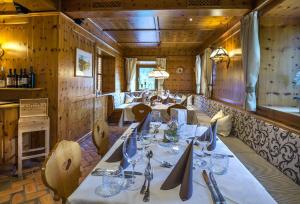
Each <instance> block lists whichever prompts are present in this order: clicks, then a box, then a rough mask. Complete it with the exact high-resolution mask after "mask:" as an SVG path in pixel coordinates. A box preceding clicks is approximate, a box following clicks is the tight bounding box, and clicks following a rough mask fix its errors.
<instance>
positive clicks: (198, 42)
mask: <svg viewBox="0 0 300 204" xmlns="http://www.w3.org/2000/svg"><path fill="white" fill-rule="evenodd" d="M118 43H119V44H155V43H163V44H201V41H197V42H177V41H176V42H171V41H170V42H164V41H162V42H158V41H157V42H118Z"/></svg>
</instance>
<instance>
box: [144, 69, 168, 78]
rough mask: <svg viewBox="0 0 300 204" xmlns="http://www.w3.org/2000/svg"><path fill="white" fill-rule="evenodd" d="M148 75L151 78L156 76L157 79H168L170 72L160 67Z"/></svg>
mask: <svg viewBox="0 0 300 204" xmlns="http://www.w3.org/2000/svg"><path fill="white" fill-rule="evenodd" d="M148 76H149V77H150V78H155V79H167V78H169V76H170V75H169V73H168V72H166V71H165V70H163V69H161V68H160V67H158V68H156V69H154V70H153V71H152V72H150V73H149V74H148Z"/></svg>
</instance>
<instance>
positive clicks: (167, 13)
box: [62, 0, 253, 48]
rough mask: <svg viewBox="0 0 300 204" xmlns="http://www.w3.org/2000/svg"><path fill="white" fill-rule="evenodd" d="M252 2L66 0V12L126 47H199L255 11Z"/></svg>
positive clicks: (64, 8)
mask: <svg viewBox="0 0 300 204" xmlns="http://www.w3.org/2000/svg"><path fill="white" fill-rule="evenodd" d="M252 7H253V2H252V1H249V0H155V1H153V0H150V1H149V0H138V1H132V0H88V1H81V0H64V1H63V2H62V9H63V11H64V12H65V13H66V14H67V15H69V16H70V17H72V18H74V19H76V18H80V19H87V18H88V19H89V20H90V21H92V22H94V23H95V25H97V26H98V28H99V29H100V30H102V31H103V32H104V33H106V34H107V35H108V36H110V37H111V38H113V39H114V40H115V41H116V42H117V43H118V44H119V45H120V46H121V47H122V48H141V47H146V48H155V47H162V48H167V47H171V48H173V47H176V48H178V47H179V48H199V47H200V46H201V44H202V43H203V42H205V41H206V40H207V39H209V38H210V37H212V36H213V35H214V34H216V32H218V31H219V30H220V29H222V30H224V28H225V29H226V28H228V27H229V25H230V24H232V22H237V21H238V20H239V19H240V17H241V16H243V15H244V14H245V13H246V12H248V11H249V10H251V8H252Z"/></svg>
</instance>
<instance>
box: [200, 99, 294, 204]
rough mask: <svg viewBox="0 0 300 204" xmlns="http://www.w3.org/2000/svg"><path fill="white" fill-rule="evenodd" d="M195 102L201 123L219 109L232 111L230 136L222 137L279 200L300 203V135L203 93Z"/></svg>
mask: <svg viewBox="0 0 300 204" xmlns="http://www.w3.org/2000/svg"><path fill="white" fill-rule="evenodd" d="M194 106H195V107H196V108H197V109H198V110H197V113H196V115H197V121H198V122H199V123H200V124H205V123H207V121H209V120H210V118H211V117H212V116H213V115H215V114H216V113H217V112H218V111H220V110H222V111H223V112H224V113H225V114H226V115H227V114H230V115H232V125H233V126H232V131H231V134H230V136H228V137H222V136H219V138H220V139H221V140H222V141H223V142H224V143H225V144H226V145H227V146H228V147H229V149H230V150H231V151H232V152H233V153H234V154H235V155H236V156H237V157H238V158H239V159H240V161H241V162H242V163H243V164H244V165H245V166H246V167H247V168H248V170H249V171H250V172H251V173H252V174H253V175H254V176H256V178H257V179H258V180H259V181H260V182H261V183H262V184H263V185H264V187H265V188H266V189H267V190H268V191H269V192H270V194H271V195H272V196H273V197H274V198H275V199H276V201H277V202H278V203H285V204H286V203H299V200H300V194H299V192H300V179H299V178H300V169H299V166H300V164H299V161H300V135H297V134H296V133H293V132H290V131H289V130H286V129H283V128H282V127H278V126H276V125H275V124H272V123H269V122H268V121H267V120H264V119H263V118H260V117H255V116H254V115H253V114H251V113H247V112H245V111H243V110H240V109H236V108H233V107H230V106H227V105H225V104H223V103H220V102H216V101H213V100H209V99H206V98H204V97H202V96H195V104H194Z"/></svg>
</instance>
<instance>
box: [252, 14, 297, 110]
mask: <svg viewBox="0 0 300 204" xmlns="http://www.w3.org/2000/svg"><path fill="white" fill-rule="evenodd" d="M260 45H261V56H262V58H261V69H260V73H259V89H258V104H259V105H274V106H297V102H296V101H295V100H294V99H293V97H294V96H297V95H299V94H300V87H296V86H294V85H293V84H292V81H293V79H294V77H295V74H296V72H297V71H300V19H297V20H296V19H294V20H292V19H286V20H284V19H283V18H281V19H278V18H272V17H266V18H262V19H261V24H260Z"/></svg>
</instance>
